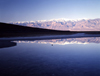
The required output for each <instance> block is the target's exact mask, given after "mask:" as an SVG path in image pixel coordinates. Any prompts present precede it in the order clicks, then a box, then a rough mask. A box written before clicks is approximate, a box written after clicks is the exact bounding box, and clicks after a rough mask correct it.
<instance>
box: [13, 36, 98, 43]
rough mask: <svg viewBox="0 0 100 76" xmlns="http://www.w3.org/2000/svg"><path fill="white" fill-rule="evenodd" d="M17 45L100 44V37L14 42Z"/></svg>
mask: <svg viewBox="0 0 100 76" xmlns="http://www.w3.org/2000/svg"><path fill="white" fill-rule="evenodd" d="M14 42H17V43H42V44H48V43H49V44H59V45H66V44H89V43H100V37H87V38H67V39H51V40H34V41H14Z"/></svg>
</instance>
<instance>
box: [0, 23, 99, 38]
mask: <svg viewBox="0 0 100 76" xmlns="http://www.w3.org/2000/svg"><path fill="white" fill-rule="evenodd" d="M77 33H85V34H100V31H60V30H50V29H43V28H36V27H26V26H20V25H14V24H7V23H0V37H27V36H43V35H72V34H77Z"/></svg>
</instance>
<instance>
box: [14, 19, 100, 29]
mask: <svg viewBox="0 0 100 76" xmlns="http://www.w3.org/2000/svg"><path fill="white" fill-rule="evenodd" d="M13 24H18V25H22V26H29V27H39V28H47V29H55V30H70V31H100V19H99V18H98V19H88V20H85V19H82V20H69V21H68V20H50V21H33V22H32V21H31V22H16V23H13Z"/></svg>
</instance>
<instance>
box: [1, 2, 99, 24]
mask: <svg viewBox="0 0 100 76" xmlns="http://www.w3.org/2000/svg"><path fill="white" fill-rule="evenodd" d="M59 18H66V19H82V18H87V19H88V18H89V19H91V18H92V19H94V18H100V0H0V22H10V21H13V22H17V21H37V20H50V19H59Z"/></svg>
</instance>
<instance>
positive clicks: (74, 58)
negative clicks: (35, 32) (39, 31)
mask: <svg viewBox="0 0 100 76" xmlns="http://www.w3.org/2000/svg"><path fill="white" fill-rule="evenodd" d="M88 39H90V38H88ZM93 39H96V40H97V41H96V40H95V41H94V40H91V39H90V40H87V39H84V38H82V40H83V42H86V41H84V40H87V41H88V42H91V41H93V42H98V39H97V38H93ZM68 40H69V41H71V40H79V41H82V40H81V38H76V39H75V38H74V39H73V38H72V39H68ZM42 41H45V40H42ZM46 41H48V40H46ZM57 41H58V42H59V41H62V42H63V41H64V39H57V40H49V42H55V43H56V42H57ZM26 42H27V43H26ZM26 42H25V43H21V42H20V43H17V46H15V47H10V48H3V49H0V75H1V76H3V75H5V76H7V75H8V74H9V76H15V75H16V76H20V75H23V76H41V75H42V76H100V44H95V43H93V42H92V43H91V44H88V45H83V44H70V45H63V46H61V45H55V46H53V47H52V46H51V45H50V44H39V43H37V42H38V41H35V42H36V43H35V42H34V41H33V43H30V42H29V41H26ZM5 72H6V73H5Z"/></svg>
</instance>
